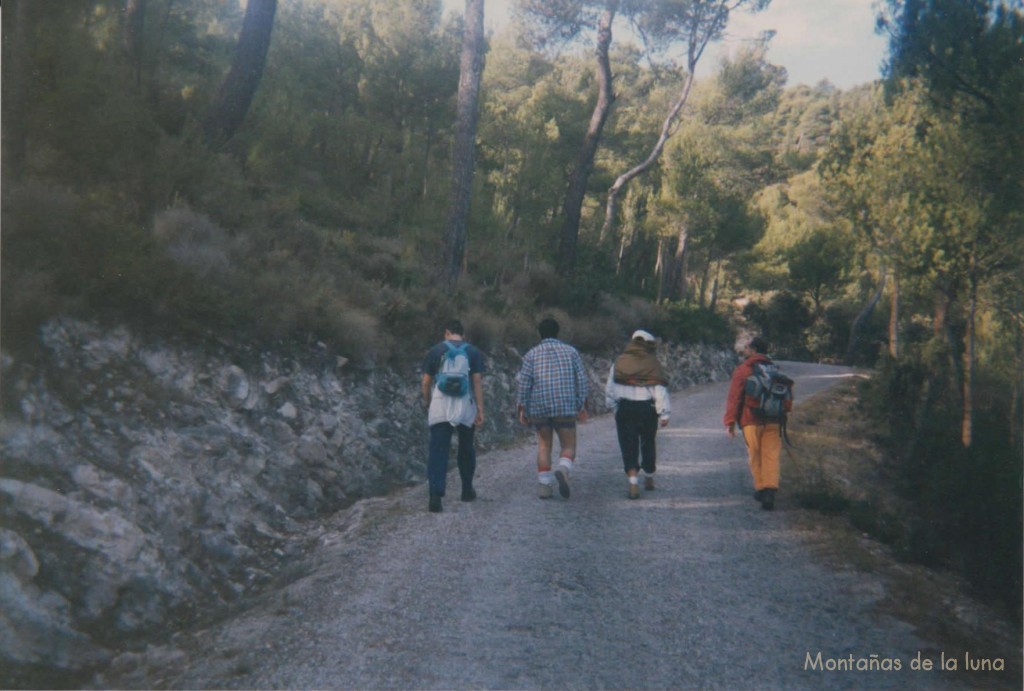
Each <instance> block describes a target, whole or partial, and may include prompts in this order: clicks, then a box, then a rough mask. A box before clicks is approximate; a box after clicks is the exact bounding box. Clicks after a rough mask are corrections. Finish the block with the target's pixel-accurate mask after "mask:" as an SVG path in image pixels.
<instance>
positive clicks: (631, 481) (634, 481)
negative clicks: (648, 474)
mask: <svg viewBox="0 0 1024 691" xmlns="http://www.w3.org/2000/svg"><path fill="white" fill-rule="evenodd" d="M639 480H640V478H638V477H637V476H636V475H631V476H630V477H629V484H631V485H636V484H639Z"/></svg>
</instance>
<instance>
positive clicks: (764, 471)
mask: <svg viewBox="0 0 1024 691" xmlns="http://www.w3.org/2000/svg"><path fill="white" fill-rule="evenodd" d="M762 429H763V432H762V433H761V440H760V441H761V482H762V483H764V486H765V487H766V488H768V489H772V490H777V489H778V488H779V456H780V455H781V454H782V434H781V432H780V430H779V426H778V425H765V426H764V427H763V428H762Z"/></svg>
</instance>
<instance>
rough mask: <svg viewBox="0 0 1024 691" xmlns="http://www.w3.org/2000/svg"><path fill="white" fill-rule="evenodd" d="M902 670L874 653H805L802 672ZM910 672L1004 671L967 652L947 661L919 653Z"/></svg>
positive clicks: (996, 661)
mask: <svg viewBox="0 0 1024 691" xmlns="http://www.w3.org/2000/svg"><path fill="white" fill-rule="evenodd" d="M961 662H963V665H961V664H960V663H961ZM904 666H905V663H904V662H903V660H901V659H900V658H898V657H882V656H881V655H879V654H877V653H871V654H870V655H868V656H867V657H857V656H854V655H849V656H847V657H825V656H823V655H822V654H821V652H818V653H817V654H816V655H812V654H811V653H809V652H808V653H807V654H806V656H805V657H804V669H805V670H811V671H819V672H899V671H900V670H901V669H903V668H904ZM909 668H910V669H911V670H914V671H924V672H928V671H932V670H938V671H943V672H957V671H964V672H1002V671H1004V670H1005V669H1006V662H1005V661H1004V660H1003V658H1001V657H996V658H987V657H984V658H979V657H974V656H972V655H971V654H970V653H969V652H965V653H964V655H963V658H958V657H952V656H951V657H946V653H942V654H941V655H940V656H939V659H938V661H936V660H932V659H931V658H923V657H922V656H921V653H918V654H917V657H915V658H914V659H913V660H911V662H910V665H909Z"/></svg>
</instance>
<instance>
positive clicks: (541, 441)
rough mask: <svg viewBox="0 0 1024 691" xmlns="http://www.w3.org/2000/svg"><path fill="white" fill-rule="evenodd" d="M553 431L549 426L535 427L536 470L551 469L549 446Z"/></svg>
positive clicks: (552, 438) (550, 445)
mask: <svg viewBox="0 0 1024 691" xmlns="http://www.w3.org/2000/svg"><path fill="white" fill-rule="evenodd" d="M553 440H554V433H553V431H552V429H551V427H548V426H543V427H538V428H537V472H544V471H550V470H551V447H552V445H553V444H552V442H553Z"/></svg>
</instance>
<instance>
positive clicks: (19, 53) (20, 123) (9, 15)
mask: <svg viewBox="0 0 1024 691" xmlns="http://www.w3.org/2000/svg"><path fill="white" fill-rule="evenodd" d="M35 2H36V0H14V1H13V2H12V1H11V0H8V2H7V4H6V7H7V11H6V12H4V15H3V18H4V20H5V21H4V22H3V41H2V44H3V63H2V64H3V77H2V78H3V84H4V93H3V99H2V100H0V103H2V106H3V115H2V117H3V123H4V126H3V146H2V147H0V151H2V152H3V174H4V176H6V177H7V179H8V181H15V180H18V179H19V178H20V177H21V175H22V173H23V172H24V169H25V160H26V156H27V152H28V141H27V135H26V132H25V126H24V123H25V110H26V107H25V85H26V79H28V78H29V74H28V70H29V60H28V54H29V37H30V36H31V26H30V24H31V22H32V21H33V19H34V17H33V16H32V11H33V10H34V9H35V8H34V5H35Z"/></svg>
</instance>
